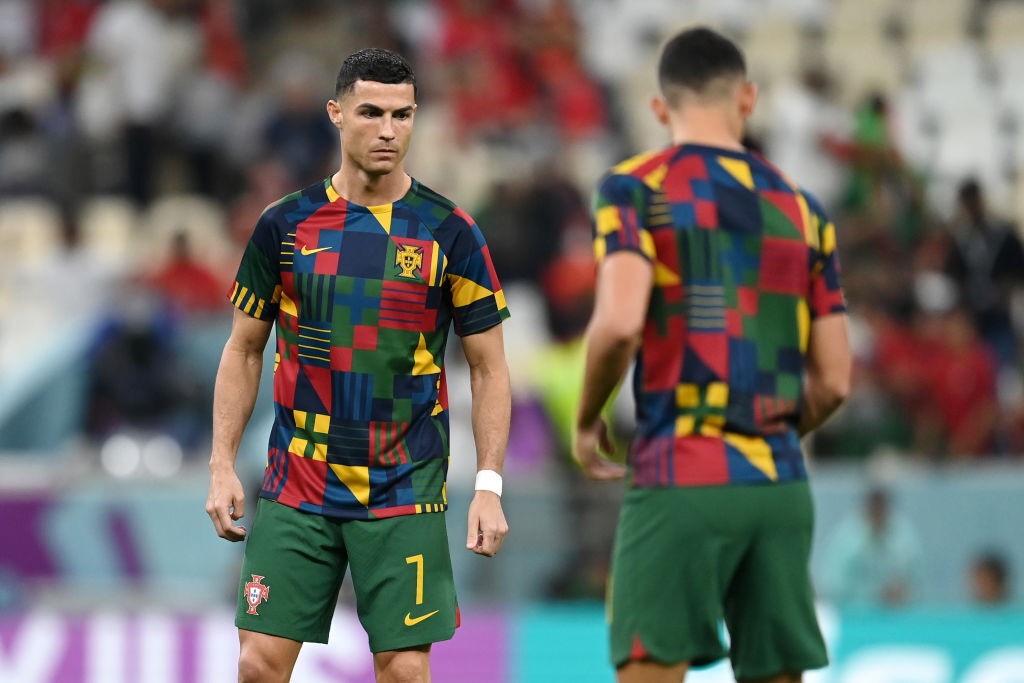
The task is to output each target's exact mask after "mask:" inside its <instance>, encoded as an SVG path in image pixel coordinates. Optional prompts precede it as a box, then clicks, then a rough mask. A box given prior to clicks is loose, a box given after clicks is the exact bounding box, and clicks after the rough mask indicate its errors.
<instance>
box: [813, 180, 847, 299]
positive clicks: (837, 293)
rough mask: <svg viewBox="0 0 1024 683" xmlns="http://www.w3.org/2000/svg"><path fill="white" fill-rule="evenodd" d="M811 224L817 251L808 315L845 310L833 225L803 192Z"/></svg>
mask: <svg viewBox="0 0 1024 683" xmlns="http://www.w3.org/2000/svg"><path fill="white" fill-rule="evenodd" d="M804 197H805V199H806V200H807V205H808V209H809V211H810V216H811V221H812V224H813V227H814V228H815V229H816V231H817V242H818V244H817V250H816V252H815V254H814V257H813V258H812V259H811V280H810V292H809V293H808V304H809V306H810V310H811V318H812V319H814V318H819V317H822V316H826V315H831V314H834V313H845V312H846V302H845V300H844V298H843V289H842V285H841V284H840V281H839V272H840V269H839V254H838V252H837V250H836V226H835V225H834V224H833V223H832V221H831V220H830V219H829V217H828V214H827V213H826V212H825V210H824V208H822V206H821V205H820V204H819V203H818V201H817V200H816V199H815V198H814V197H813V196H811V195H809V194H807V193H804Z"/></svg>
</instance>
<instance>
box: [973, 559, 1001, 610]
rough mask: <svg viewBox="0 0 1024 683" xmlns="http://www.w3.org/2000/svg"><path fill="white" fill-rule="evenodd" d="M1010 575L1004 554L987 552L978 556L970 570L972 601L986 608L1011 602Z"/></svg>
mask: <svg viewBox="0 0 1024 683" xmlns="http://www.w3.org/2000/svg"><path fill="white" fill-rule="evenodd" d="M1009 573H1010V567H1009V562H1008V561H1007V559H1006V556H1005V555H1004V554H1002V553H1000V552H998V551H994V550H987V551H985V552H982V553H979V554H978V555H976V556H975V557H974V559H973V560H971V564H970V567H969V568H968V581H969V583H970V591H971V599H972V600H974V602H975V603H977V604H979V605H984V606H986V607H997V606H999V605H1005V604H1006V603H1008V602H1010V599H1011V593H1010V576H1009Z"/></svg>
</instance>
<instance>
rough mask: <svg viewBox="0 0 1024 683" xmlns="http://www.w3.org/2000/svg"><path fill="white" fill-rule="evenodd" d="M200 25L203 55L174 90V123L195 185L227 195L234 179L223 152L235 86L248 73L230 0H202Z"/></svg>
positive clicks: (203, 190) (197, 18)
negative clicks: (186, 79)
mask: <svg viewBox="0 0 1024 683" xmlns="http://www.w3.org/2000/svg"><path fill="white" fill-rule="evenodd" d="M198 4H199V7H198V8H197V13H196V16H195V17H193V18H192V20H193V22H197V23H198V27H199V29H200V36H201V45H202V48H201V53H202V59H201V60H197V63H196V64H195V70H194V73H191V74H190V75H189V77H188V82H187V85H183V87H179V88H177V95H176V97H175V112H174V114H175V121H176V129H177V133H178V135H179V136H180V137H181V143H182V145H181V147H182V151H183V152H184V153H185V157H186V162H187V165H188V168H189V172H190V174H191V176H192V185H193V189H194V190H195V191H196V192H200V193H202V194H207V195H212V196H216V197H225V198H226V197H227V196H228V194H229V192H230V191H231V190H232V189H233V188H232V187H231V185H230V181H231V180H233V178H232V175H231V173H230V171H231V170H232V169H231V167H230V166H229V163H228V161H229V160H228V158H227V155H226V149H227V144H228V143H227V141H228V139H229V135H230V127H231V125H232V123H233V121H234V117H233V113H234V109H235V107H236V106H237V100H238V94H239V88H240V87H241V86H242V85H243V83H244V82H245V79H246V77H247V64H246V57H245V51H244V48H243V46H242V42H241V36H239V35H238V31H237V29H236V26H237V21H236V17H235V7H234V5H235V2H234V0H202V2H200V3H198Z"/></svg>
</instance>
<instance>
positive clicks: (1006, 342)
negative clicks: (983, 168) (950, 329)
mask: <svg viewBox="0 0 1024 683" xmlns="http://www.w3.org/2000/svg"><path fill="white" fill-rule="evenodd" d="M953 238H954V242H953V248H952V249H951V250H950V252H949V258H948V260H947V262H946V264H945V266H946V268H945V270H946V272H947V273H948V274H949V275H950V276H952V277H953V278H954V279H955V280H956V281H957V283H958V284H959V285H960V288H961V292H962V294H963V302H964V304H965V305H966V306H967V307H969V309H970V311H971V312H972V313H973V314H974V318H975V321H976V323H977V326H978V330H979V332H980V333H981V336H982V338H983V339H984V341H985V343H987V344H988V345H989V346H990V347H991V349H992V351H993V352H994V353H995V355H996V358H997V360H998V362H999V364H1000V365H1001V366H1004V367H1005V366H1009V365H1014V364H1016V362H1017V360H1018V346H1017V344H1018V339H1017V336H1016V333H1015V331H1014V327H1013V323H1012V320H1011V317H1010V298H1011V295H1012V293H1013V292H1014V290H1018V289H1020V288H1021V286H1022V285H1024V248H1022V247H1021V241H1020V238H1019V237H1018V236H1017V235H1016V232H1015V230H1014V227H1013V225H1011V224H1010V223H1007V222H1006V221H1000V220H998V219H997V218H995V217H994V216H992V215H991V214H990V213H989V211H988V207H987V206H986V205H985V195H984V192H983V190H982V188H981V185H980V184H979V183H978V181H977V180H975V179H973V178H972V179H968V180H966V181H964V182H963V183H962V184H961V185H960V189H959V191H958V193H957V212H956V216H955V218H954V220H953Z"/></svg>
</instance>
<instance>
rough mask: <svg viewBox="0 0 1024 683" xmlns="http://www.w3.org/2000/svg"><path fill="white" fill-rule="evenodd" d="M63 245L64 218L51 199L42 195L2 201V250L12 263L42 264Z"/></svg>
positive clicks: (6, 258) (0, 227) (0, 236)
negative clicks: (62, 220) (62, 224)
mask: <svg viewBox="0 0 1024 683" xmlns="http://www.w3.org/2000/svg"><path fill="white" fill-rule="evenodd" d="M60 244H61V217H60V212H59V210H58V209H57V207H56V206H55V205H54V204H53V203H52V202H50V201H49V200H47V199H41V198H17V199H5V200H3V201H2V202H0V253H3V255H4V261H5V262H6V263H7V264H8V265H9V266H10V265H14V264H17V265H19V266H21V267H26V268H31V267H33V266H36V265H39V264H40V263H42V262H44V261H45V260H46V259H47V258H49V257H50V256H51V255H52V254H53V253H54V252H55V251H56V250H58V249H59V248H60ZM5 271H10V268H5Z"/></svg>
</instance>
